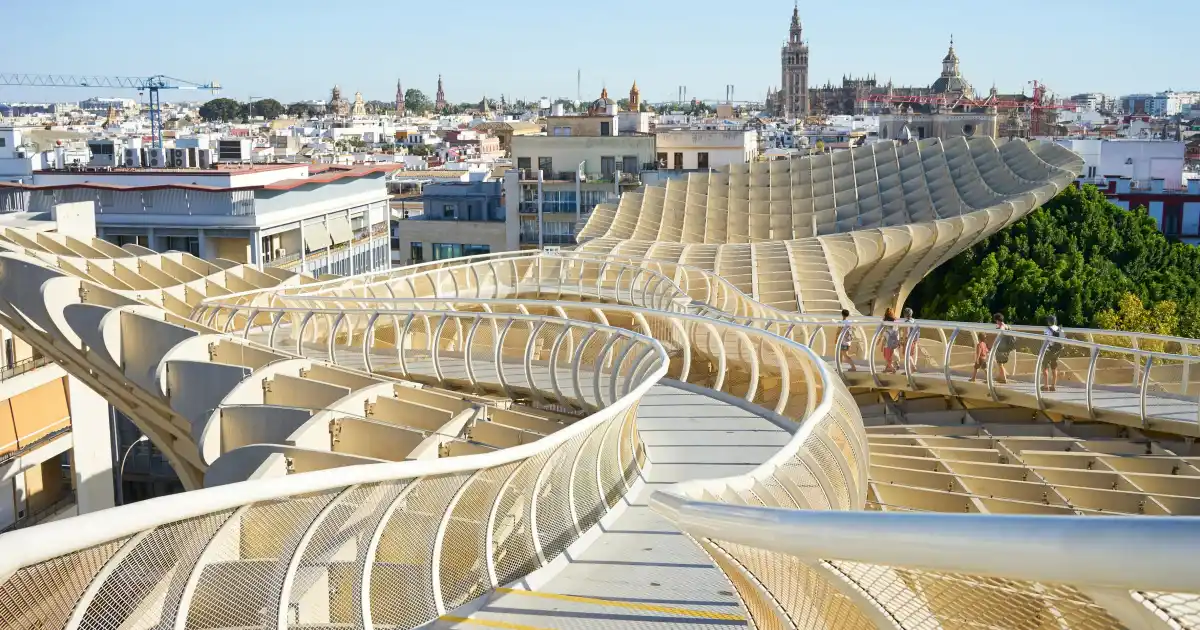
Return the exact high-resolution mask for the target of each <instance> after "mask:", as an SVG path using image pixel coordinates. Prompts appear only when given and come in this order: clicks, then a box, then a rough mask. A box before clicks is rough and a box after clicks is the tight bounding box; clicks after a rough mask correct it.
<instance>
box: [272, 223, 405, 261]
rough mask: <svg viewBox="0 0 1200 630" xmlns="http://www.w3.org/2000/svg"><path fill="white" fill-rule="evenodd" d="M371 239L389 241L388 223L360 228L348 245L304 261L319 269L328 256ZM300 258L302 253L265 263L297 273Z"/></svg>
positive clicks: (306, 258)
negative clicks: (369, 227)
mask: <svg viewBox="0 0 1200 630" xmlns="http://www.w3.org/2000/svg"><path fill="white" fill-rule="evenodd" d="M371 239H381V240H388V239H389V236H388V223H386V222H385V223H378V224H376V225H375V226H373V227H372V228H371V229H370V230H368V229H367V228H360V229H358V230H356V231H355V233H354V240H351V241H349V242H346V243H342V244H340V245H333V246H331V247H328V248H326V249H321V250H317V251H315V252H310V253H309V254H307V255H306V256H304V261H305V262H306V263H310V264H308V265H306V268H308V269H312V268H314V267H319V266H321V264H318V263H322V262H323V259H324V258H326V257H327V256H331V255H335V254H337V253H338V252H340V251H342V250H345V249H349V248H352V247H354V246H356V245H361V244H363V243H366V242H368V241H370V240H371ZM300 258H301V256H300V253H299V252H297V253H295V254H289V255H287V256H280V257H279V258H275V259H273V260H270V261H267V262H266V263H265V265H266V266H267V267H278V268H280V269H287V270H289V271H295V270H296V269H295V268H296V267H297V266H298V265H299V264H300Z"/></svg>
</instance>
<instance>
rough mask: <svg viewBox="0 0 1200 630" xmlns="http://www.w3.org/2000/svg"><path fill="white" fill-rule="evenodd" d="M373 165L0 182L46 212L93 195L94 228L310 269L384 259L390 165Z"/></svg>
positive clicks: (155, 243) (5, 201)
mask: <svg viewBox="0 0 1200 630" xmlns="http://www.w3.org/2000/svg"><path fill="white" fill-rule="evenodd" d="M396 168H397V167H396V166H395V165H390V166H375V167H341V166H316V165H308V164H270V165H243V164H238V165H221V167H219V168H214V169H203V170H202V169H131V168H116V169H107V170H96V171H95V172H86V171H79V170H62V169H57V170H41V171H36V172H35V173H34V174H33V182H32V183H31V184H0V208H9V209H12V210H23V211H31V212H42V211H46V210H48V209H49V208H52V207H53V206H54V205H56V204H60V203H67V202H73V201H93V202H95V207H96V229H97V233H98V236H99V237H100V238H103V239H105V240H107V241H109V242H111V243H114V244H117V245H136V246H140V247H145V248H147V249H149V250H152V251H156V252H164V251H170V250H178V251H185V252H189V253H191V254H193V255H196V256H199V257H201V258H205V259H214V258H224V259H227V260H231V261H234V262H239V263H250V264H254V265H256V266H258V267H260V268H261V267H262V266H264V265H266V266H277V267H284V268H287V269H290V270H295V271H302V272H305V273H309V274H312V275H321V274H324V273H338V274H351V273H360V272H363V271H371V270H375V269H380V268H386V267H388V266H390V259H391V254H390V251H389V239H388V234H387V231H388V223H389V214H388V195H387V188H386V186H385V184H384V178H385V177H386V175H387V174H388V173H389V172H391V171H392V170H395V169H396Z"/></svg>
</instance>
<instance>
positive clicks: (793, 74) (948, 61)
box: [767, 5, 975, 119]
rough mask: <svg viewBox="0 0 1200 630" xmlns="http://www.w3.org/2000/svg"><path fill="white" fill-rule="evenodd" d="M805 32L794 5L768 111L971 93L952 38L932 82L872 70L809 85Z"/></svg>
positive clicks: (800, 112)
mask: <svg viewBox="0 0 1200 630" xmlns="http://www.w3.org/2000/svg"><path fill="white" fill-rule="evenodd" d="M803 35H804V31H803V26H802V25H801V23H800V8H799V5H797V6H796V7H795V8H793V9H792V23H791V26H790V28H789V30H788V40H787V43H785V44H784V45H783V49H782V51H781V66H782V71H783V73H782V80H783V83H782V87H781V88H780V89H779V91H775V90H774V88H772V89H769V90H767V111H769V112H773V113H774V114H775V115H776V116H780V117H783V118H791V119H804V118H806V117H808V116H838V115H860V114H880V113H884V112H886V111H888V110H890V109H891V105H890V104H889V103H886V102H880V101H874V102H872V101H869V100H868V99H870V97H872V96H876V97H883V96H885V95H886V96H888V97H893V96H900V97H906V96H936V95H945V96H946V97H948V98H949V99H951V100H955V99H958V98H961V97H964V96H965V97H967V98H973V97H974V96H975V92H974V89H973V88H972V87H971V84H970V82H968V81H967V80H966V79H965V78H963V76H962V71H961V68H960V67H959V59H958V54H957V53H956V52H955V51H954V39H953V38H951V39H950V51H949V53H947V54H946V57H945V58H944V59H943V60H942V73H941V76H939V77H938V79H937V80H936V81H934V82H933V84H932V85H930V86H927V87H896V86H894V85H892V82H891V81H890V80H889V81H888V82H887V83H883V84H881V83H879V82H878V81H876V79H875V77H874V76H873V75H872V76H868V77H866V78H856V77H848V76H843V77H842V83H841V85H837V84H833V83H829V82H826V83H825V85H822V86H817V87H814V88H811V89H810V88H809V86H808V45H807V44H806V43H804V38H803Z"/></svg>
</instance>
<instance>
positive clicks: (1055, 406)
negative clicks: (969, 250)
mask: <svg viewBox="0 0 1200 630" xmlns="http://www.w3.org/2000/svg"><path fill="white" fill-rule="evenodd" d="M516 260H520V261H521V262H520V263H519V264H518V263H516V262H515V261H516ZM639 269H645V270H646V272H645V273H646V274H651V275H653V276H654V277H656V278H658V280H657V281H656V282H654V283H653V284H649V283H646V284H642V285H640V287H639V288H638V289H637V290H635V291H625V290H624V289H620V290H618V289H616V288H615V287H617V286H618V285H620V286H624V282H625V281H627V280H629V279H630V278H631V277H633V276H628V275H624V274H626V273H636V274H637V275H638V276H641V275H645V274H642V273H640V272H636V271H634V270H639ZM438 274H440V275H438ZM646 277H649V276H646ZM523 283H524V284H523ZM405 285H406V286H405V287H404V288H403V289H401V290H400V291H399V292H397V291H396V290H395V289H387V290H386V291H385V289H384V288H383V287H382V286H380V285H378V284H376V285H369V286H371V287H372V288H367V289H365V290H358V289H352V290H351V291H350V292H349V293H343V295H344V296H347V297H348V296H356V297H355V299H354V300H352V301H341V302H337V303H338V304H342V305H345V306H353V305H359V306H361V305H364V304H370V303H371V302H372V301H373V300H375V299H377V298H380V297H382V296H385V295H386V296H387V297H394V298H406V297H421V296H433V295H439V296H445V297H447V298H453V297H458V298H485V297H486V298H498V297H510V296H515V295H517V294H518V293H520V292H521V291H522V290H524V291H526V292H530V291H532V292H531V293H527V294H526V295H527V296H528V297H532V298H536V299H547V297H550V298H553V299H559V297H560V296H563V295H565V294H564V293H563V289H564V288H569V289H570V293H571V294H572V295H579V296H588V297H590V298H595V299H604V300H608V301H615V302H621V303H625V304H632V305H636V306H644V307H649V308H660V309H661V308H663V304H668V303H669V304H673V305H676V307H677V308H676V309H674V310H689V309H686V308H678V307H679V306H680V305H687V304H688V302H689V300H690V301H691V302H692V304H691V305H689V306H692V307H694V303H695V302H698V301H707V302H711V303H715V304H716V305H720V306H723V307H725V308H728V309H730V311H733V312H738V311H741V312H750V313H771V314H776V313H777V311H776V310H775V309H771V308H770V307H763V306H762V305H761V304H760V303H758V302H757V301H755V300H753V299H752V298H750V297H748V296H746V295H745V294H743V293H741V292H740V291H738V290H737V289H736V287H732V286H731V285H729V284H728V282H727V281H724V280H723V279H720V278H719V277H718V276H715V275H713V274H712V273H711V272H706V271H704V270H700V269H695V268H692V267H688V266H685V265H678V264H674V263H664V262H659V261H645V260H638V259H631V258H622V257H602V256H594V255H586V254H585V255H580V254H577V253H574V252H564V253H559V254H554V255H541V256H536V255H534V256H529V255H525V256H521V257H520V258H514V259H506V258H505V257H503V256H500V257H495V258H491V259H488V261H486V262H484V263H482V264H480V263H472V264H466V265H464V266H463V267H462V268H461V270H456V271H454V272H447V271H441V272H437V273H434V274H429V273H426V274H415V275H411V276H408V277H407V280H405ZM334 286H336V285H334ZM385 286H386V285H385ZM521 287H525V288H524V289H522V288H521ZM546 288H551V290H550V291H549V292H548V293H546V292H543V289H546ZM387 291H390V293H387ZM301 292H303V289H301V290H300V291H297V293H301ZM656 293H661V294H662V295H661V297H658V298H656V297H655V295H654V294H656ZM336 294H337V290H325V291H322V292H321V296H322V297H323V298H328V297H332V296H334V295H336ZM272 295H278V293H276V294H272ZM228 297H229V296H227V297H221V298H215V299H214V300H212V301H210V302H209V303H210V304H225V305H229V304H231V302H230V300H229V299H228ZM235 299H240V298H235ZM298 299H300V297H299V296H298V295H287V296H284V297H278V298H277V299H276V298H272V300H271V301H270V302H269V303H270V304H296V303H301V302H296V301H295V300H298ZM363 300H366V301H365V302H364V301H363ZM698 311H699V312H700V313H703V314H704V315H705V316H706V317H710V318H714V319H720V320H724V321H728V322H730V323H734V324H736V325H739V326H745V327H749V328H761V329H765V330H768V331H771V332H773V333H775V334H778V335H781V336H783V337H786V338H788V339H792V340H794V341H797V342H799V343H802V344H805V345H809V346H810V347H812V348H814V350H816V351H817V352H818V354H820V355H821V356H822V357H824V358H825V359H826V360H827V361H829V362H831V363H834V364H835V367H836V371H837V373H838V374H839V375H841V376H842V377H843V378H845V379H846V380H847V381H848V382H850V383H851V384H853V385H859V386H863V385H865V386H870V387H873V388H883V389H904V390H907V391H914V392H919V391H930V392H935V393H943V394H948V395H956V396H966V397H970V398H976V399H987V400H993V401H996V402H1006V403H1010V404H1017V405H1021V406H1025V407H1030V408H1034V409H1041V410H1044V411H1054V412H1059V413H1067V414H1071V415H1077V416H1082V417H1088V418H1093V419H1099V420H1105V421H1111V422H1116V423H1118V424H1133V425H1135V426H1140V427H1143V428H1169V429H1170V430H1173V431H1183V432H1184V433H1185V434H1189V435H1190V434H1194V433H1196V432H1200V404H1198V403H1200V382H1198V381H1200V369H1197V368H1194V367H1193V364H1195V363H1197V362H1200V342H1198V341H1196V340H1190V339H1183V338H1174V337H1164V336H1158V335H1148V334H1142V333H1122V332H1115V331H1098V330H1087V329H1064V331H1063V335H1064V336H1063V338H1062V339H1061V341H1060V340H1057V339H1056V340H1050V339H1049V338H1048V337H1047V336H1046V335H1044V334H1042V329H1038V328H1036V327H1029V326H1020V327H1014V328H1012V329H1010V330H1008V331H1007V332H1005V333H1003V334H1001V336H1000V339H1004V340H1005V341H1003V342H1001V341H999V340H997V339H992V337H995V336H996V333H997V331H996V330H995V328H994V327H988V326H985V325H982V324H963V323H953V322H936V321H926V320H917V321H913V322H909V323H897V324H894V325H893V327H894V328H895V329H896V331H897V334H896V335H894V338H895V339H896V343H901V344H902V345H903V346H904V348H898V347H894V348H888V347H887V346H888V343H887V341H886V340H885V336H886V335H885V332H886V331H887V328H885V327H884V326H883V325H882V324H881V323H880V322H879V320H878V319H875V318H861V317H860V318H854V319H852V320H851V321H850V322H849V324H845V323H842V322H839V321H837V320H835V319H834V318H833V317H832V316H821V315H815V316H814V315H801V314H794V313H793V314H790V316H789V317H788V318H787V319H779V318H775V317H761V316H749V317H743V316H735V315H731V314H729V313H728V312H726V311H723V310H719V309H717V308H716V307H714V306H712V305H710V304H707V303H706V304H703V305H702V306H701V307H700V308H699V309H698ZM847 331H848V332H847ZM842 335H845V336H846V337H847V338H846V339H839V336H842ZM847 341H848V342H849V343H848V344H847V345H848V346H849V350H850V351H849V352H848V353H847V354H845V355H843V353H842V351H841V350H840V347H841V346H842V345H843V344H844V343H846V342H847ZM981 341H986V343H985V344H984V345H985V346H986V348H985V350H984V351H983V353H982V354H980V351H979V347H980V342H981ZM1009 345H1011V346H1012V347H1011V348H1009V349H1008V351H1007V352H998V349H1000V348H1001V347H1008V346H1009ZM976 355H979V356H976ZM889 356H890V357H892V358H891V359H888V357H889ZM855 357H857V364H855V363H854V361H855ZM1009 357H1011V365H1010V364H1009V360H1010V359H1009ZM904 358H907V359H904ZM997 358H1003V359H1005V360H1003V361H997V360H996V359H997ZM838 359H844V360H843V361H840V362H839V361H838ZM902 359H903V361H902ZM901 363H904V364H903V365H901ZM976 364H978V365H979V368H977V369H976V368H975V367H974V366H975V365H976ZM1043 367H1047V368H1049V369H1046V370H1043V369H1042V368H1043ZM972 371H974V372H975V373H976V374H975V377H976V381H975V382H974V383H972V382H971V372H972ZM893 372H894V373H893ZM1051 385H1053V386H1054V387H1055V390H1054V391H1050V390H1049V387H1050V386H1051ZM1131 403H1132V404H1131Z"/></svg>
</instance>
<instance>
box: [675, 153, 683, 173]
mask: <svg viewBox="0 0 1200 630" xmlns="http://www.w3.org/2000/svg"><path fill="white" fill-rule="evenodd" d="M675 170H677V171H682V170H683V154H682V153H676V154H675Z"/></svg>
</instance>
